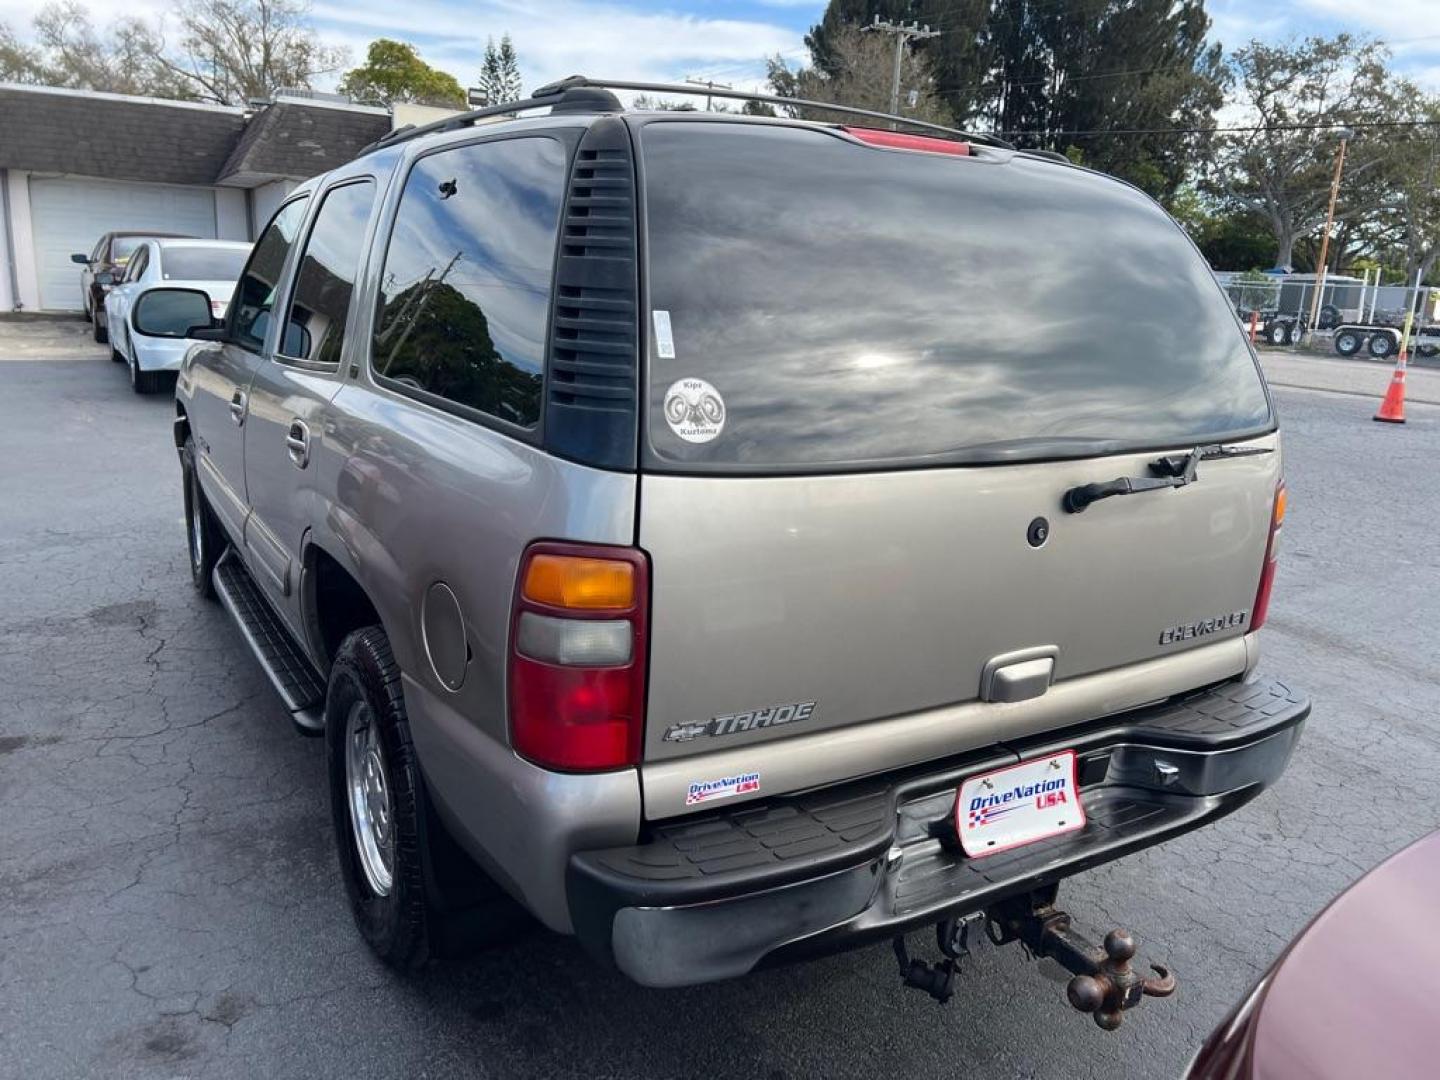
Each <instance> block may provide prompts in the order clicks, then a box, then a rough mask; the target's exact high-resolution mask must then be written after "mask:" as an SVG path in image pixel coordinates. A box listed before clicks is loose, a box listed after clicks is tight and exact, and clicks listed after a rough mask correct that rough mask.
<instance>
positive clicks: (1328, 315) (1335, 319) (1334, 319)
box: [1315, 304, 1340, 330]
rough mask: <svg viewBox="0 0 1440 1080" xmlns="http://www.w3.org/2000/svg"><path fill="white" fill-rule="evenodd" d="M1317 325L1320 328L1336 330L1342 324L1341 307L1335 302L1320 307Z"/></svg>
mask: <svg viewBox="0 0 1440 1080" xmlns="http://www.w3.org/2000/svg"><path fill="white" fill-rule="evenodd" d="M1315 325H1316V327H1317V328H1318V329H1320V330H1334V329H1335V327H1337V326H1339V325H1340V309H1339V308H1338V307H1336V306H1335V305H1334V304H1326V305H1325V306H1324V307H1322V308H1321V309H1320V319H1319V321H1318V322H1317V323H1316V324H1315Z"/></svg>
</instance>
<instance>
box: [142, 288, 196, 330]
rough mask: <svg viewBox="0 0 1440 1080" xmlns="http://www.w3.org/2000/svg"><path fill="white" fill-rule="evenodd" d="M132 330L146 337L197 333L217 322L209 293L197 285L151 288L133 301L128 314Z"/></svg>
mask: <svg viewBox="0 0 1440 1080" xmlns="http://www.w3.org/2000/svg"><path fill="white" fill-rule="evenodd" d="M130 322H131V325H132V326H133V327H134V328H135V332H136V333H139V334H144V335H146V336H147V337H158V338H187V337H198V336H199V334H198V333H197V331H209V330H211V329H213V328H214V327H215V326H216V322H215V318H214V316H213V315H211V313H210V297H209V296H208V295H206V294H205V293H203V292H201V291H200V290H199V289H151V290H149V291H148V292H146V293H144V294H142V295H141V297H140V299H138V300H137V301H135V310H134V311H133V312H132V314H131V316H130Z"/></svg>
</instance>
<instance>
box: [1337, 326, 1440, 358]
mask: <svg viewBox="0 0 1440 1080" xmlns="http://www.w3.org/2000/svg"><path fill="white" fill-rule="evenodd" d="M1401 333H1402V331H1401V330H1399V329H1397V328H1396V327H1394V326H1383V325H1381V324H1379V323H1341V324H1340V325H1339V326H1337V327H1336V328H1335V338H1334V341H1335V351H1336V352H1337V353H1339V354H1340V355H1341V356H1355V355H1356V354H1357V353H1359V352H1361V351H1362V350H1364V351H1365V352H1367V353H1369V354H1370V355H1371V356H1373V357H1375V358H1376V359H1377V360H1385V359H1387V358H1389V357H1391V356H1394V355H1395V354H1396V353H1397V352H1399V351H1400V335H1401ZM1410 340H1411V346H1412V348H1413V349H1414V351H1415V352H1417V353H1419V354H1420V355H1421V356H1435V355H1437V354H1440V326H1421V327H1417V328H1416V329H1414V330H1412V331H1411V333H1410Z"/></svg>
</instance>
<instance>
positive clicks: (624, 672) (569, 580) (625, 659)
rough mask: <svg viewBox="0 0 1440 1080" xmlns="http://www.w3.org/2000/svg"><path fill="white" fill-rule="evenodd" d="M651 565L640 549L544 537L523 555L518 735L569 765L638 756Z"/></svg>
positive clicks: (514, 723)
mask: <svg viewBox="0 0 1440 1080" xmlns="http://www.w3.org/2000/svg"><path fill="white" fill-rule="evenodd" d="M649 579H650V574H649V563H648V562H647V561H646V558H645V555H644V553H643V552H640V551H637V550H635V549H634V548H620V547H600V546H594V545H580V544H561V543H551V542H548V541H547V542H543V543H537V544H532V545H531V546H530V547H529V548H528V549H526V551H525V555H524V556H523V557H522V558H521V560H520V574H519V578H518V580H517V583H516V586H515V604H514V612H513V617H512V621H511V626H510V662H509V674H510V679H509V687H508V690H509V706H510V741H511V745H512V746H513V747H514V749H515V752H516V753H518V754H520V755H521V756H522V757H525V758H528V759H529V760H531V761H533V762H535V764H537V765H542V766H544V767H545V768H548V769H558V770H561V771H565V772H598V771H603V770H606V769H623V768H627V767H629V766H631V765H635V764H636V763H638V762H639V760H640V744H641V737H642V735H643V732H644V728H645V662H646V657H647V652H648V650H647V647H646V624H647V616H648V609H649V603H650V580H649Z"/></svg>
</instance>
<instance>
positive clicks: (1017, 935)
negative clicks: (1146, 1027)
mask: <svg viewBox="0 0 1440 1080" xmlns="http://www.w3.org/2000/svg"><path fill="white" fill-rule="evenodd" d="M985 934H986V936H987V937H988V938H989V939H990V940H991V941H993V942H994V943H995V944H997V945H1003V944H1005V943H1006V942H1007V941H1019V942H1020V943H1021V945H1023V946H1024V947H1025V949H1026V950H1027V951H1028V952H1029V953H1030V954H1031V955H1032V956H1034V957H1037V958H1038V957H1043V956H1049V957H1052V958H1054V959H1055V960H1057V961H1059V962H1060V965H1061V967H1063V968H1065V970H1066V971H1069V972H1070V973H1071V974H1073V975H1074V976H1075V977H1074V978H1073V979H1071V980H1070V982H1069V983H1068V984H1067V985H1066V987H1065V996H1066V997H1067V998H1069V999H1070V1004H1071V1005H1073V1006H1074V1007H1075V1008H1077V1009H1079V1010H1080V1011H1081V1012H1087V1013H1089V1014H1090V1015H1091V1016H1093V1017H1094V1018H1095V1023H1097V1024H1099V1025H1100V1026H1101V1027H1102V1028H1104V1029H1105V1030H1106V1031H1114V1030H1115V1029H1116V1028H1118V1027H1119V1026H1120V1021H1121V1019H1122V1018H1123V1017H1124V1015H1125V1010H1126V1009H1133V1008H1134V1007H1135V1006H1136V1005H1139V1004H1140V999H1141V998H1142V997H1169V996H1170V995H1171V994H1173V993H1174V992H1175V976H1174V975H1173V974H1171V972H1170V970H1169V968H1165V967H1162V966H1160V965H1159V964H1152V965H1150V970H1151V971H1153V972H1154V973H1155V974H1154V975H1153V976H1147V975H1142V974H1140V973H1139V972H1138V971H1136V970H1135V969H1134V968H1132V967H1131V966H1130V961H1131V960H1132V959H1133V958H1134V956H1135V936H1134V935H1133V934H1131V933H1130V932H1129V931H1127V930H1111V931H1110V932H1109V933H1108V934H1106V935H1105V941H1104V944H1103V945H1099V946H1097V945H1096V944H1095V943H1094V942H1092V941H1090V940H1089V939H1088V938H1086V937H1085V936H1084V935H1083V934H1081V933H1080V932H1079V931H1077V930H1076V929H1075V928H1074V927H1073V926H1072V925H1071V922H1070V916H1069V915H1067V914H1066V913H1065V912H1063V911H1057V910H1056V909H1055V907H1054V905H1053V904H1050V903H1046V904H1042V905H1038V906H1035V907H1033V908H1031V907H1030V906H1029V905H1028V904H1026V905H1023V906H1021V907H1015V906H1013V905H1012V906H1005V905H1002V906H1001V907H1000V908H999V909H998V910H996V911H992V912H990V913H989V918H988V920H987V922H986V924H985Z"/></svg>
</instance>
